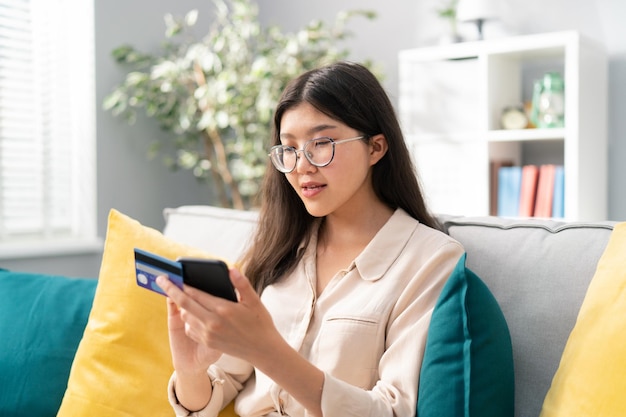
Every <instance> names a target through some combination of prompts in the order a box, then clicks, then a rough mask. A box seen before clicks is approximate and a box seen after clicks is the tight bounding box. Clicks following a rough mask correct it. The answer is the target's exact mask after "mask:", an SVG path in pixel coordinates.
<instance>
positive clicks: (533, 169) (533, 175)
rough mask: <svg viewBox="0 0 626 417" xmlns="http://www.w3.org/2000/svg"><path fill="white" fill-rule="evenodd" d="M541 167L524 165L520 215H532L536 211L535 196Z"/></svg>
mask: <svg viewBox="0 0 626 417" xmlns="http://www.w3.org/2000/svg"><path fill="white" fill-rule="evenodd" d="M538 179H539V167H537V165H524V166H523V167H522V184H521V188H520V201H519V215H520V216H521V217H532V215H533V213H534V211H535V196H536V194H537V180H538Z"/></svg>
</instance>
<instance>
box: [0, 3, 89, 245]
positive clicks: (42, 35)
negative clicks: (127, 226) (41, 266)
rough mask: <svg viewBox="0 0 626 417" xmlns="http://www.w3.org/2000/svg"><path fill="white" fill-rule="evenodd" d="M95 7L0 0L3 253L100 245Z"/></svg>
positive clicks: (0, 234) (0, 215) (0, 225)
mask: <svg viewBox="0 0 626 417" xmlns="http://www.w3.org/2000/svg"><path fill="white" fill-rule="evenodd" d="M93 32H94V30H93V3H92V2H91V1H87V0H0V256H2V255H3V254H4V255H7V254H8V255H11V254H12V253H18V252H20V253H25V252H28V251H29V249H33V250H35V251H36V249H38V248H39V249H41V248H45V247H48V248H61V247H67V246H68V245H69V246H71V245H74V246H76V247H84V243H85V241H92V242H95V239H96V225H95V224H96V218H95V217H96V213H95V212H96V209H95V172H96V167H95V103H94V101H95V88H94V72H95V71H94V53H93V51H94V47H93V45H94V35H93Z"/></svg>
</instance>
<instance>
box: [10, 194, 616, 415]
mask: <svg viewBox="0 0 626 417" xmlns="http://www.w3.org/2000/svg"><path fill="white" fill-rule="evenodd" d="M165 217H166V220H167V221H166V227H165V230H164V234H165V235H166V236H167V237H169V238H170V239H173V240H176V241H180V242H182V243H187V244H191V245H193V246H195V247H199V248H203V249H205V250H207V251H209V252H211V253H213V254H215V255H217V256H221V257H224V258H226V259H230V260H234V259H236V258H237V256H238V254H239V253H240V252H241V250H242V249H243V247H244V246H245V244H246V243H247V238H248V236H250V234H251V231H252V229H253V228H254V226H255V224H256V223H255V222H256V214H255V213H254V212H246V211H235V210H227V209H220V208H215V207H208V206H184V207H179V208H175V209H166V210H165ZM440 220H441V222H442V224H443V226H444V227H445V230H446V231H447V233H449V234H450V235H451V236H452V237H454V238H456V239H457V240H459V241H460V242H461V243H462V244H463V245H464V246H465V249H466V251H467V264H468V266H469V267H470V268H471V269H472V270H473V271H474V272H476V274H478V275H479V276H480V277H481V278H482V279H483V281H484V282H485V283H486V284H487V286H488V287H489V288H490V289H491V291H492V293H493V294H494V295H495V297H496V299H497V300H498V302H499V304H500V306H501V308H502V310H503V312H504V315H505V318H506V320H507V323H508V326H509V329H510V332H511V337H512V342H513V355H514V361H515V373H516V375H515V384H516V392H515V395H516V399H515V400H516V405H515V415H516V417H537V416H538V415H539V412H540V410H541V405H542V403H543V399H544V397H545V395H546V392H547V391H548V389H549V387H550V383H551V381H552V377H553V376H554V374H555V371H556V369H557V367H558V365H559V360H560V357H561V354H562V351H563V348H564V347H565V343H566V341H567V338H568V335H569V334H570V332H571V330H572V328H573V327H574V324H575V321H576V317H577V314H578V311H579V309H580V306H581V304H582V300H583V297H584V296H585V293H586V290H587V287H588V285H589V282H590V280H591V278H592V277H593V275H594V271H595V268H596V264H597V262H598V260H599V258H600V256H601V255H602V253H603V251H604V248H605V246H606V244H607V243H608V240H609V236H610V234H611V231H612V229H613V226H614V223H612V222H597V223H566V222H558V221H550V220H507V219H500V218H495V217H485V218H468V217H455V216H440ZM0 267H1V266H0ZM128 278H129V279H132V278H133V277H128ZM96 283H97V281H96V280H94V279H70V278H67V277H59V276H40V275H37V274H27V273H19V272H13V271H0V309H2V308H3V309H4V312H5V314H0V330H1V331H2V334H3V335H4V336H5V337H0V387H3V388H5V385H6V387H11V388H10V389H3V390H0V415H2V416H13V417H17V416H26V415H29V416H30V415H37V416H41V417H46V416H50V417H52V416H54V415H56V411H57V410H58V407H59V405H60V403H61V399H62V397H63V393H64V390H65V386H66V384H67V380H68V375H69V371H70V366H71V364H72V359H73V358H74V354H75V352H76V348H77V346H78V344H79V342H80V340H81V337H82V333H83V329H84V328H85V324H86V323H87V318H88V314H89V311H90V308H91V303H92V300H93V297H94V290H95V288H96ZM50 328H54V329H55V330H56V331H55V332H48V331H41V329H50ZM147 382H149V383H151V382H152V381H147ZM44 387H45V389H44ZM137 412H138V413H141V410H140V409H138V410H137ZM137 415H140V414H137Z"/></svg>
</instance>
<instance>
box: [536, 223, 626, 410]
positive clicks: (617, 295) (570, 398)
mask: <svg viewBox="0 0 626 417" xmlns="http://www.w3.org/2000/svg"><path fill="white" fill-rule="evenodd" d="M625 376H626V223H620V224H618V225H617V226H616V227H615V230H614V231H613V233H612V234H611V240H610V241H609V244H608V246H607V248H606V250H605V251H604V254H603V255H602V258H601V259H600V262H599V263H598V268H597V269H596V273H595V275H594V277H593V280H592V281H591V284H590V285H589V289H588V290H587V294H586V295H585V299H584V301H583V305H582V307H581V309H580V313H579V314H578V320H577V321H576V325H575V326H574V330H572V333H571V335H570V337H569V339H568V341H567V344H566V346H565V351H564V352H563V357H562V358H561V363H560V365H559V368H558V370H557V372H556V375H555V376H554V380H553V381H552V386H551V388H550V390H549V391H548V395H547V396H546V399H545V402H544V404H543V409H542V412H541V416H542V417H565V416H597V417H603V416H606V417H609V416H626V395H625V393H626V377H625Z"/></svg>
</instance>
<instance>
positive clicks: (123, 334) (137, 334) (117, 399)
mask: <svg viewBox="0 0 626 417" xmlns="http://www.w3.org/2000/svg"><path fill="white" fill-rule="evenodd" d="M135 247H139V248H141V249H144V250H147V251H150V252H154V253H156V254H159V255H161V256H164V257H166V258H169V259H175V258H176V257H178V256H183V255H184V256H199V257H206V256H208V254H207V253H206V252H204V251H200V250H198V249H194V248H191V247H189V246H186V245H182V244H178V243H175V242H173V241H171V240H170V239H167V238H165V237H164V236H163V235H162V234H161V233H160V232H159V231H157V230H154V229H151V228H148V227H145V226H142V225H141V224H140V223H139V222H137V221H136V220H133V219H131V218H130V217H128V216H125V215H123V214H122V213H119V212H118V211H116V210H111V212H110V214H109V219H108V230H107V235H106V241H105V246H104V253H103V257H102V266H101V269H100V275H99V279H98V287H97V289H96V294H95V298H94V303H93V309H92V311H91V314H90V316H89V321H88V323H87V327H86V329H85V334H84V336H83V339H82V340H81V342H80V345H79V347H78V351H77V353H76V358H75V360H74V363H73V365H72V370H71V373H70V377H69V382H68V387H67V391H66V392H65V396H64V398H63V402H62V404H61V408H60V410H59V414H58V417H75V416H92V417H99V416H102V417H105V416H106V417H116V416H117V417H130V416H151V417H158V416H168V417H170V416H172V414H173V412H172V408H171V407H170V405H169V404H168V400H167V384H168V381H169V378H170V375H171V373H172V371H173V368H172V360H171V353H170V350H169V342H168V332H167V312H166V311H167V308H166V303H165V298H164V297H163V296H162V295H159V294H156V293H154V292H152V291H147V290H145V289H143V288H141V287H139V286H138V285H137V284H136V280H135V265H134V253H133V248H135Z"/></svg>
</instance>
